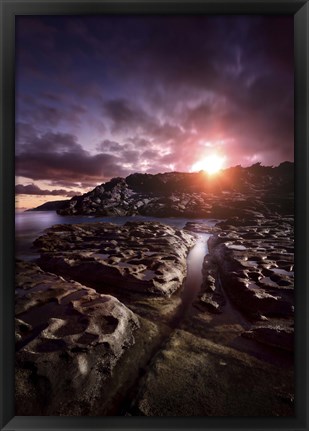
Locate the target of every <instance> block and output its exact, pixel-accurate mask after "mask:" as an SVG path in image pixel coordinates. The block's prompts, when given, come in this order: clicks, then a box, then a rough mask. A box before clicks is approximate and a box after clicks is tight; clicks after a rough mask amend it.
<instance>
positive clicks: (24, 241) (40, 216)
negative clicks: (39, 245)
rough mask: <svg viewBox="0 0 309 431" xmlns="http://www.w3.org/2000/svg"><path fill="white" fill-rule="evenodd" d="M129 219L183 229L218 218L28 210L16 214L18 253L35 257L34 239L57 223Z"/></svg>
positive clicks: (211, 224)
mask: <svg viewBox="0 0 309 431" xmlns="http://www.w3.org/2000/svg"><path fill="white" fill-rule="evenodd" d="M127 221H138V222H142V221H156V222H161V223H165V224H168V225H170V226H172V227H175V228H178V229H182V228H183V227H184V226H185V224H186V223H187V222H188V221H194V222H197V223H203V222H204V223H207V224H208V225H209V226H214V225H215V223H216V222H217V220H209V219H186V218H174V217H170V218H159V217H143V216H133V217H118V216H117V217H93V216H65V217H64V216H60V215H58V214H57V213H56V212H55V211H28V212H17V213H16V215H15V238H16V255H17V256H18V257H19V258H22V259H26V260H29V259H33V258H34V257H35V255H34V250H33V249H32V248H31V247H32V243H33V241H34V240H35V239H36V238H38V237H39V236H40V235H42V233H43V232H44V230H45V229H47V228H49V227H51V226H53V225H55V224H71V223H74V224H75V223H96V222H110V223H115V224H118V225H123V224H124V223H126V222H127Z"/></svg>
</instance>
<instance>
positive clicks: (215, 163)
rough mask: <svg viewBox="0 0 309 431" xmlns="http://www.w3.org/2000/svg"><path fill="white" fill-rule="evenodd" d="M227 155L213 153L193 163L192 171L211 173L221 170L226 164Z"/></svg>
mask: <svg viewBox="0 0 309 431" xmlns="http://www.w3.org/2000/svg"><path fill="white" fill-rule="evenodd" d="M224 162H225V157H223V156H218V155H217V154H212V155H210V156H207V157H205V158H204V159H202V160H199V161H198V162H196V163H194V165H192V168H191V171H205V172H207V173H208V174H209V175H213V174H216V173H217V172H219V171H220V170H221V169H222V168H223V165H224Z"/></svg>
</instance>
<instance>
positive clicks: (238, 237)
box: [186, 216, 294, 350]
mask: <svg viewBox="0 0 309 431" xmlns="http://www.w3.org/2000/svg"><path fill="white" fill-rule="evenodd" d="M186 228H187V229H189V230H192V231H199V230H200V231H203V230H204V229H205V227H204V226H199V225H198V224H196V223H190V224H188V225H187V226H186ZM208 231H212V232H213V233H214V235H213V236H212V237H211V238H210V239H209V241H208V246H209V254H208V255H207V256H206V257H205V259H204V265H203V272H204V283H203V286H202V290H201V293H200V295H199V298H198V301H197V302H196V306H197V307H202V306H203V305H204V306H205V307H207V309H208V310H209V311H213V312H224V304H225V301H224V295H223V291H224V292H225V293H226V294H227V295H228V296H229V298H230V300H231V301H232V303H233V304H234V305H235V306H236V307H237V308H238V309H239V310H240V311H241V312H242V314H243V315H244V316H245V317H246V318H247V319H249V321H250V322H252V323H255V324H256V325H257V326H256V327H255V328H253V329H252V331H248V332H247V333H246V334H245V336H246V337H247V338H251V339H254V340H255V341H258V342H262V343H265V344H269V345H273V346H275V347H280V348H283V349H285V350H292V347H291V346H292V344H293V332H294V331H293V322H294V219H293V217H292V216H286V217H283V216H281V217H277V216H269V217H268V218H265V217H254V218H253V217H251V218H245V219H243V218H240V217H238V218H236V217H235V218H232V219H228V220H226V221H224V222H220V223H218V224H217V225H216V226H215V227H212V228H208Z"/></svg>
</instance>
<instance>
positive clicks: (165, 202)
mask: <svg viewBox="0 0 309 431" xmlns="http://www.w3.org/2000/svg"><path fill="white" fill-rule="evenodd" d="M293 181H294V164H293V163H290V162H284V163H282V164H281V165H279V166H278V167H276V168H273V167H269V166H268V167H267V166H261V165H260V164H258V163H257V164H255V165H253V166H251V167H248V168H242V167H241V166H236V167H233V168H229V169H225V170H224V171H222V172H221V173H220V174H217V175H216V177H211V176H210V177H209V176H207V174H205V172H199V173H180V172H170V173H164V174H156V175H151V174H139V173H138V174H132V175H129V176H128V177H126V178H113V179H112V180H111V181H109V182H107V183H104V184H101V185H99V186H97V187H95V188H94V189H93V190H92V191H90V192H88V193H85V194H84V195H82V196H75V197H73V198H72V199H70V200H69V201H65V202H64V203H63V204H62V206H61V207H60V208H59V207H58V209H57V212H58V213H59V214H61V215H78V214H85V215H95V216H132V215H143V216H152V217H185V218H192V217H193V218H199V217H201V218H211V217H214V218H226V217H233V216H241V215H242V216H245V217H247V216H250V215H251V214H252V213H260V214H271V213H274V212H279V213H284V212H287V213H290V209H291V206H293V199H294V189H293ZM40 209H43V208H42V207H40Z"/></svg>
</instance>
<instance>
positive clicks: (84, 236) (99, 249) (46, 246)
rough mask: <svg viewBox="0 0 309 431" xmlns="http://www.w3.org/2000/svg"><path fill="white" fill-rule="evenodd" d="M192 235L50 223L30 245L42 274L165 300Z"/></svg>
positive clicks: (144, 227) (157, 228)
mask: <svg viewBox="0 0 309 431" xmlns="http://www.w3.org/2000/svg"><path fill="white" fill-rule="evenodd" d="M194 243H195V239H194V237H193V236H192V235H191V234H189V233H187V232H185V231H182V230H178V229H173V228H172V227H170V226H167V225H164V224H161V223H153V222H144V223H140V222H139V223H137V222H128V223H126V224H125V225H124V226H118V225H114V224H112V223H83V224H75V225H56V226H53V227H51V228H50V229H48V230H47V231H46V233H45V234H44V235H43V236H41V237H40V238H38V239H37V240H36V241H35V243H34V245H35V247H37V248H38V249H39V251H40V252H41V258H40V259H39V261H38V263H39V265H40V266H41V267H42V268H44V269H45V270H47V271H52V272H55V273H57V274H60V275H63V276H66V277H71V278H73V279H75V280H77V281H80V282H85V283H87V285H89V283H90V284H91V285H93V286H94V287H95V289H96V290H98V291H104V289H106V287H108V286H109V287H111V288H113V289H116V290H117V289H118V290H120V291H129V292H130V291H133V292H142V293H153V294H156V295H161V296H170V295H171V294H172V293H174V292H175V291H176V290H177V289H179V288H180V287H181V285H182V282H183V280H184V278H185V276H186V270H187V265H186V257H187V253H188V250H189V249H190V248H191V247H192V246H193V245H194Z"/></svg>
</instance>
